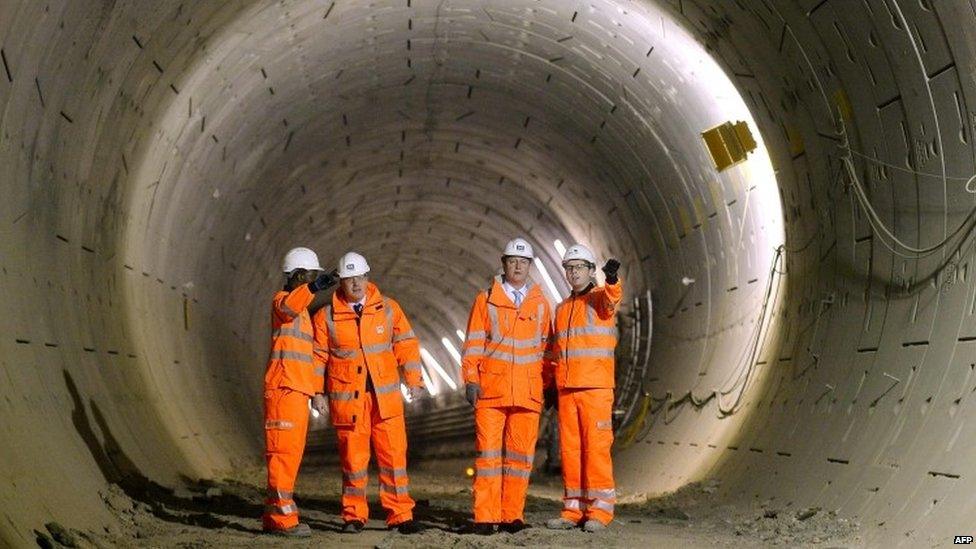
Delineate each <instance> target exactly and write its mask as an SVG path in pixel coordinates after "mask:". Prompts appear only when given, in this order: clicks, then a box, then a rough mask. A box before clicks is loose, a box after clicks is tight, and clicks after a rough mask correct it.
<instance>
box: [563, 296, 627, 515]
mask: <svg viewBox="0 0 976 549" xmlns="http://www.w3.org/2000/svg"><path fill="white" fill-rule="evenodd" d="M621 284H622V282H621V281H620V280H617V283H616V284H607V285H605V286H602V287H593V286H590V287H589V288H587V289H585V290H583V291H582V292H580V293H578V294H577V293H576V292H573V294H572V295H570V296H569V297H567V298H566V299H565V300H563V302H562V303H560V304H559V305H557V306H556V320H555V325H554V327H553V338H552V340H551V342H550V347H549V349H548V350H547V351H546V358H547V362H548V361H549V360H553V361H555V362H556V368H555V381H556V387H558V389H559V443H560V446H561V451H560V454H561V456H562V462H563V484H564V486H565V494H564V497H563V511H562V516H563V518H565V519H567V520H571V521H573V522H580V521H581V520H583V519H596V520H598V521H600V522H602V523H603V524H609V523H610V521H611V520H613V507H614V503H615V502H616V501H617V494H616V490H615V488H614V483H613V462H612V460H611V458H610V447H611V446H612V445H613V387H614V349H615V348H616V347H617V326H616V315H617V305H618V304H619V303H620V299H621V296H622V294H623V290H622V286H621Z"/></svg>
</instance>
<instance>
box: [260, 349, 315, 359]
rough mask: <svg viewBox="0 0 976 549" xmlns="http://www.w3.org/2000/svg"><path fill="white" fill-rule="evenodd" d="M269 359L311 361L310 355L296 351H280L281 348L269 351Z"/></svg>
mask: <svg viewBox="0 0 976 549" xmlns="http://www.w3.org/2000/svg"><path fill="white" fill-rule="evenodd" d="M270 360H300V361H302V362H311V361H312V355H310V354H306V353H299V352H298V351H282V350H281V349H277V350H274V351H271V357H270Z"/></svg>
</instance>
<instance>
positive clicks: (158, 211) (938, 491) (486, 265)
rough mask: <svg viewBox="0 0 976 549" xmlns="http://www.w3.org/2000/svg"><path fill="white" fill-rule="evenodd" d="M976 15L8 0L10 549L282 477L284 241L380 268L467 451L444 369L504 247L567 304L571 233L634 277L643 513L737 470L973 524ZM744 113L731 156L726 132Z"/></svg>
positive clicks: (834, 498) (317, 435)
mask: <svg viewBox="0 0 976 549" xmlns="http://www.w3.org/2000/svg"><path fill="white" fill-rule="evenodd" d="M974 28H976V4H974V3H972V2H971V1H970V0H951V1H950V0H946V1H941V0H939V1H934V0H861V1H857V2H855V1H842V0H786V1H772V0H729V1H723V2H714V1H707V0H656V1H651V0H370V1H367V0H363V1H357V0H336V1H332V0H279V1H265V0H260V1H259V0H255V1H253V2H228V1H213V2H185V1H180V0H155V1H151V2H150V1H146V0H136V1H115V2H100V1H96V0H81V1H68V0H50V1H33V0H9V1H5V2H3V3H2V4H0V61H2V65H3V67H2V74H0V107H2V110H0V165H2V167H3V171H2V173H3V176H2V189H3V194H4V200H2V201H0V227H2V229H0V251H2V252H0V269H2V281H3V283H2V284H0V303H2V306H3V310H4V313H5V314H3V315H2V316H0V322H2V326H3V329H2V331H0V332H2V334H3V335H2V338H0V371H2V373H3V376H2V379H3V382H2V383H0V393H2V395H3V398H2V400H0V410H2V417H3V419H4V421H3V422H2V427H0V440H2V444H0V461H2V464H3V466H2V468H0V472H2V475H3V476H2V479H0V493H2V494H3V504H2V505H0V512H2V513H3V515H4V517H3V520H2V521H0V542H2V543H0V544H2V545H5V546H14V547H18V546H34V545H35V540H36V531H37V530H38V529H41V528H43V525H44V524H45V523H49V522H50V521H57V522H58V523H60V524H63V525H65V526H69V527H72V528H79V529H84V528H98V527H100V526H101V525H103V524H106V523H108V522H111V521H112V520H113V519H112V516H111V514H110V513H109V511H108V510H107V509H106V507H105V505H104V502H103V500H102V499H101V498H100V497H99V496H98V494H99V492H100V491H103V490H104V488H105V486H106V485H108V484H111V483H117V482H120V480H122V479H125V478H128V477H131V476H133V475H136V476H138V477H139V478H143V479H147V480H148V481H151V482H153V483H158V485H160V486H175V485H177V484H179V483H180V482H181V480H182V479H188V478H189V479H200V478H213V477H216V476H219V475H220V474H221V473H222V472H223V471H227V470H231V469H234V468H238V467H243V466H245V465H247V464H253V463H261V460H262V457H261V453H262V451H263V439H262V423H261V405H262V402H261V387H262V386H261V383H262V376H263V370H264V367H265V364H266V359H267V353H268V333H269V329H270V328H269V303H270V298H271V296H272V295H273V293H274V292H275V291H276V290H277V289H279V288H280V286H281V284H282V276H281V273H280V264H281V257H282V256H283V254H284V253H285V252H286V251H287V250H288V249H289V248H291V247H293V246H298V245H305V246H309V247H311V248H313V249H315V250H316V251H317V252H318V254H319V256H320V257H321V258H322V260H323V262H324V263H326V264H328V265H331V264H333V263H334V262H335V261H336V259H337V258H338V257H339V256H340V255H341V254H342V253H344V252H346V251H349V250H356V251H358V252H360V253H362V254H363V255H364V256H366V257H367V259H368V260H369V262H370V265H371V278H372V280H373V281H375V282H376V283H377V284H378V285H379V286H380V287H381V289H382V290H383V291H384V293H387V294H389V295H391V296H393V297H395V298H396V299H397V300H398V301H399V302H400V304H401V305H402V306H403V308H404V310H405V312H406V314H407V315H408V316H409V318H410V319H411V321H412V323H413V325H414V327H415V329H416V331H417V333H418V335H419V337H420V339H421V343H422V345H423V347H424V349H425V350H426V351H427V354H426V355H425V357H424V358H425V370H424V373H425V376H426V379H427V384H428V387H429V388H430V389H431V393H432V395H431V396H430V398H425V399H422V400H420V401H417V402H411V403H409V404H408V406H407V410H408V411H407V414H408V425H409V428H410V437H411V438H410V440H411V448H412V450H411V459H412V460H415V461H416V462H417V463H421V462H428V463H430V462H434V463H436V462H437V461H438V460H447V459H464V458H467V457H470V456H472V455H473V441H472V438H471V423H470V420H471V418H470V414H471V412H470V408H469V407H467V404H465V403H464V402H463V399H461V397H460V395H459V394H458V393H457V392H456V390H455V388H456V387H458V386H460V385H461V384H462V382H461V380H460V376H459V374H458V369H457V363H456V359H455V356H454V355H455V353H456V351H457V349H459V348H460V346H461V343H462V339H461V336H462V335H463V331H464V327H465V323H466V319H467V315H468V311H469V309H470V306H471V303H472V300H473V299H474V296H475V294H476V293H477V292H478V291H479V290H480V289H484V288H485V287H486V286H487V285H488V284H489V282H490V280H491V277H492V276H494V275H496V274H497V273H498V272H499V267H500V264H499V256H500V251H501V249H502V247H503V246H504V244H505V242H506V241H507V240H509V239H510V238H513V237H516V236H523V237H525V238H527V239H528V240H530V241H531V242H532V243H533V245H534V246H535V247H536V250H537V257H538V260H537V261H536V262H535V264H534V266H533V269H534V271H533V277H534V279H535V280H536V281H537V282H538V283H539V284H541V285H542V286H543V288H544V291H545V294H546V295H547V297H548V298H549V299H551V301H552V303H556V302H558V300H559V299H561V298H563V297H565V296H566V295H567V292H568V286H567V284H566V283H565V281H564V280H563V278H562V274H561V273H562V271H561V267H560V259H561V251H562V249H564V248H565V247H566V246H568V245H570V244H571V243H576V242H582V243H586V244H588V245H590V246H591V247H592V248H593V249H594V250H595V252H596V254H597V256H598V257H599V258H601V259H605V258H610V257H615V258H618V259H619V260H620V261H621V263H622V264H623V267H622V278H623V280H624V285H625V297H624V302H623V303H622V306H621V309H620V313H619V324H618V328H619V333H620V341H619V345H618V349H617V366H616V369H617V371H616V374H617V389H616V395H615V398H616V401H615V407H614V428H615V435H616V444H615V453H614V460H615V473H616V477H617V485H618V487H617V489H618V492H619V493H620V494H621V495H622V497H623V498H627V497H629V498H640V497H653V496H657V495H661V494H666V493H669V492H673V491H675V490H678V489H680V488H681V487H683V486H685V485H687V484H689V483H692V482H695V481H700V480H702V479H708V478H715V479H721V484H720V485H719V486H718V489H717V491H716V493H715V494H713V496H712V497H714V498H716V499H718V500H720V501H723V502H728V503H729V504H730V505H739V504H745V503H748V502H753V501H756V500H760V499H763V500H770V499H776V498H778V499H779V501H789V502H790V504H791V505H793V506H795V507H796V508H800V507H817V508H821V509H825V510H826V509H830V510H833V511H835V512H836V513H838V514H839V515H841V516H844V517H851V518H852V519H855V518H856V519H857V520H858V521H860V524H861V527H862V532H861V536H862V539H863V540H864V542H865V543H866V544H868V545H880V544H885V545H887V544H890V543H894V544H901V545H907V546H915V545H920V544H926V545H932V544H941V543H948V541H947V540H949V539H950V538H951V537H952V536H953V535H957V534H972V533H973V532H972V524H973V522H972V517H973V516H974V514H976V499H974V497H973V495H972V494H971V493H970V489H971V488H973V482H974V478H976V465H974V460H973V459H972V456H973V454H974V452H976V437H973V438H971V437H970V435H973V434H974V430H973V422H972V421H969V420H970V419H971V418H972V417H973V416H976V408H974V406H976V396H974V392H976V376H974V369H976V283H974V281H973V279H971V278H970V277H969V262H970V261H972V259H973V249H972V239H971V236H972V235H971V233H972V229H973V223H974V220H973V218H974V215H973V212H974V207H976V200H974V199H976V197H974V196H973V195H974V193H976V180H974V179H973V174H974V172H976V167H974V149H973V144H972V143H971V142H970V141H971V140H972V139H973V136H972V131H973V128H974V126H976V110H974V108H973V107H970V106H969V101H974V102H976V77H974V75H976V33H974V31H973V30H972V29H974ZM740 121H742V122H745V125H746V126H747V127H748V129H749V132H750V134H751V136H752V137H753V138H754V139H755V141H756V142H757V147H756V150H755V151H753V152H752V153H751V154H749V156H748V158H747V159H746V160H745V161H744V162H741V163H739V164H737V165H734V166H731V167H729V168H727V169H721V170H720V169H718V168H717V167H716V164H715V159H714V158H713V156H712V155H710V151H709V149H708V148H707V147H706V145H705V143H704V141H703V138H702V134H703V132H706V131H707V130H709V129H710V128H714V127H717V126H719V125H722V124H724V123H726V122H731V123H736V122H740ZM459 332H462V333H459ZM435 364H436V366H435ZM452 385H453V387H452ZM435 393H436V394H435ZM967 422H968V423H967ZM967 425H969V426H970V428H969V429H968V430H967V429H966V426H967ZM331 438H332V434H331V432H330V431H329V428H328V427H327V418H325V417H313V418H312V427H311V433H310V440H312V439H315V440H317V441H322V442H320V443H317V445H316V444H311V448H312V449H311V450H310V456H309V459H313V460H314V459H315V458H316V457H319V458H327V457H328V454H329V453H330V452H331V450H330V444H331ZM467 482H468V480H466V479H465V478H464V477H463V476H461V477H459V479H458V485H459V486H460V485H464V484H466V483H467ZM967 529H968V530H967Z"/></svg>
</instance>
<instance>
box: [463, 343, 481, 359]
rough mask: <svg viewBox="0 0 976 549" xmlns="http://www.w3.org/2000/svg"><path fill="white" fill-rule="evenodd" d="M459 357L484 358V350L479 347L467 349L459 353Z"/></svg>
mask: <svg viewBox="0 0 976 549" xmlns="http://www.w3.org/2000/svg"><path fill="white" fill-rule="evenodd" d="M461 356H462V357H464V358H467V357H469V356H485V350H484V349H483V348H481V347H474V346H472V347H467V348H465V349H464V351H462V352H461Z"/></svg>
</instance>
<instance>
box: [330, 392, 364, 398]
mask: <svg viewBox="0 0 976 549" xmlns="http://www.w3.org/2000/svg"><path fill="white" fill-rule="evenodd" d="M358 392H359V391H355V392H350V391H332V392H330V393H329V398H330V399H332V400H356V397H357V394H356V393H358Z"/></svg>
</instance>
